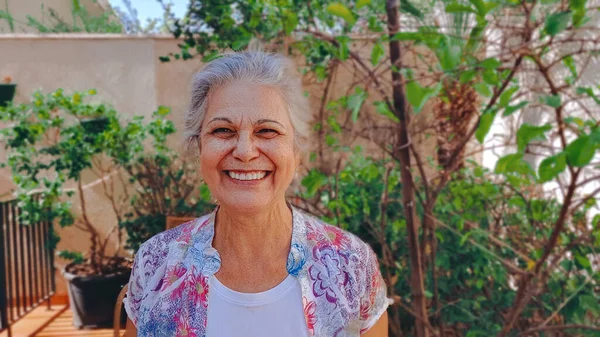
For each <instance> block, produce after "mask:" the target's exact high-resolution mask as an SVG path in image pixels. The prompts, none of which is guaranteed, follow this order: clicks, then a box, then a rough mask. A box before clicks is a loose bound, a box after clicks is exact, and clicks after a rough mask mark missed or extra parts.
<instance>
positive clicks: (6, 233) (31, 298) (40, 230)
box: [0, 200, 56, 337]
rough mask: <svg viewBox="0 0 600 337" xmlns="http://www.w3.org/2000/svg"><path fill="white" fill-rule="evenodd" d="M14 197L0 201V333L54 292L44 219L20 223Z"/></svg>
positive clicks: (48, 231)
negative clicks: (34, 222)
mask: <svg viewBox="0 0 600 337" xmlns="http://www.w3.org/2000/svg"><path fill="white" fill-rule="evenodd" d="M20 213H21V210H20V209H19V207H17V202H16V201H15V200H12V201H7V202H0V332H2V331H4V330H8V336H9V337H11V336H12V331H11V325H12V324H14V323H15V322H16V321H18V320H19V319H21V318H22V317H23V316H25V315H26V314H27V313H29V312H30V311H31V310H33V309H34V308H36V307H38V306H40V305H41V304H42V303H44V302H46V305H47V306H48V308H50V297H51V296H52V295H54V293H55V290H56V283H55V279H54V250H53V249H51V248H50V240H49V239H50V234H51V233H50V231H51V230H52V228H51V226H50V224H49V223H47V222H39V223H36V224H33V225H27V226H26V225H22V224H21V223H20V222H19V214H20Z"/></svg>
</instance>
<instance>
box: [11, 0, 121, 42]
mask: <svg viewBox="0 0 600 337" xmlns="http://www.w3.org/2000/svg"><path fill="white" fill-rule="evenodd" d="M5 1H6V7H5V3H4V2H5ZM80 3H81V5H82V6H84V8H85V9H86V10H87V11H88V13H89V14H91V15H94V16H98V15H100V14H102V13H103V12H105V11H106V10H110V7H109V6H108V3H107V2H106V0H80ZM50 9H52V10H53V11H54V12H55V13H56V14H57V15H58V17H60V18H61V19H62V20H63V21H65V22H68V23H72V22H73V16H72V15H71V13H72V9H73V0H3V1H0V10H2V11H8V13H9V14H10V15H12V17H13V19H14V33H31V32H36V29H35V28H32V27H29V26H27V25H26V24H25V23H26V22H27V16H28V15H29V16H31V17H33V18H35V19H37V20H38V21H40V22H41V23H43V24H48V23H51V22H54V21H52V20H50V19H49V14H48V13H49V10H50ZM2 33H11V30H10V26H9V24H8V22H7V21H6V20H1V19H0V34H2Z"/></svg>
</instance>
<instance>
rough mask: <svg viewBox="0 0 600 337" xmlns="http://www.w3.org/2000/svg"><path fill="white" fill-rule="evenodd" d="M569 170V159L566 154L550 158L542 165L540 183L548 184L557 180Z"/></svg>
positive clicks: (539, 171) (539, 172)
mask: <svg viewBox="0 0 600 337" xmlns="http://www.w3.org/2000/svg"><path fill="white" fill-rule="evenodd" d="M566 168H567V157H566V155H565V154H564V153H562V152H561V153H559V154H557V155H554V156H551V157H548V158H546V159H544V160H542V162H541V163H540V167H539V168H538V174H539V176H540V182H547V181H550V180H552V179H554V178H556V177H557V176H558V175H559V174H560V173H562V172H563V171H564V170H565V169H566Z"/></svg>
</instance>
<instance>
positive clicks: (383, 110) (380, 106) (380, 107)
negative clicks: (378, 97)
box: [373, 101, 400, 123]
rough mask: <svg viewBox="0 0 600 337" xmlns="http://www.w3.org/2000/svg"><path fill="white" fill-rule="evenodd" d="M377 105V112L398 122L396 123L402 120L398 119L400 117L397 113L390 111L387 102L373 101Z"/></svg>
mask: <svg viewBox="0 0 600 337" xmlns="http://www.w3.org/2000/svg"><path fill="white" fill-rule="evenodd" d="M373 104H374V105H375V110H376V111H377V113H379V114H381V115H384V116H386V117H387V118H389V119H391V120H392V121H394V122H396V123H400V120H399V119H398V117H396V115H394V113H392V112H391V111H390V109H389V108H388V106H387V104H386V103H385V102H380V101H378V102H374V103H373Z"/></svg>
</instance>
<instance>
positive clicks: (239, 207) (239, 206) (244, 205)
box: [219, 195, 272, 213]
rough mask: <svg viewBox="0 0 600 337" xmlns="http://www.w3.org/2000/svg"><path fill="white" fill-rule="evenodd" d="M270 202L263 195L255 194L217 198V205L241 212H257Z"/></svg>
mask: <svg viewBox="0 0 600 337" xmlns="http://www.w3.org/2000/svg"><path fill="white" fill-rule="evenodd" d="M271 204H272V202H271V200H269V199H268V198H265V196H257V195H237V196H236V195H229V196H228V197H227V198H223V199H221V200H219V205H221V206H222V207H226V208H227V209H228V210H230V211H234V212H241V213H255V212H259V211H261V210H264V209H265V208H267V207H269V206H270V205H271Z"/></svg>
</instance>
